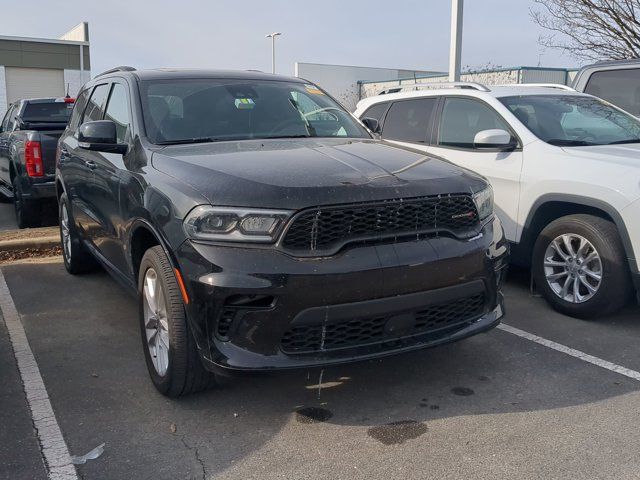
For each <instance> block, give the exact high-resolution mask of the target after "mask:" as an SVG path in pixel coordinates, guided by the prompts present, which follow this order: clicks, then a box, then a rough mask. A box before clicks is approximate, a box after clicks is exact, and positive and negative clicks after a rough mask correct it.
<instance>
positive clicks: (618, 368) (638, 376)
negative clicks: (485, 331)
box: [498, 323, 640, 381]
mask: <svg viewBox="0 0 640 480" xmlns="http://www.w3.org/2000/svg"><path fill="white" fill-rule="evenodd" d="M498 328H499V329H500V330H504V331H505V332H509V333H512V334H513V335H517V336H518V337H522V338H526V339H527V340H531V341H532V342H535V343H539V344H540V345H544V346H545V347H548V348H551V349H553V350H556V351H558V352H562V353H566V354H567V355H571V356H572V357H575V358H578V359H580V360H582V361H583V362H587V363H591V364H593V365H597V366H598V367H602V368H606V369H607V370H611V371H612V372H615V373H619V374H620V375H624V376H625V377H629V378H633V379H634V380H638V381H640V372H636V371H635V370H630V369H628V368H626V367H623V366H622V365H617V364H615V363H612V362H608V361H607V360H603V359H601V358H598V357H594V356H593V355H589V354H587V353H584V352H581V351H580V350H576V349H574V348H570V347H567V346H565V345H562V344H560V343H556V342H553V341H551V340H547V339H546V338H542V337H539V336H538V335H534V334H533V333H529V332H525V331H524V330H520V329H519V328H515V327H512V326H511V325H507V324H505V323H501V324H500V325H498Z"/></svg>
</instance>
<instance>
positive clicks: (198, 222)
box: [184, 205, 293, 243]
mask: <svg viewBox="0 0 640 480" xmlns="http://www.w3.org/2000/svg"><path fill="white" fill-rule="evenodd" d="M292 214H293V212H291V211H288V210H265V209H260V208H234V207H212V206H210V205H201V206H199V207H196V208H194V209H193V210H191V211H190V212H189V214H188V215H187V216H186V217H185V219H184V231H185V232H186V234H187V236H189V237H190V238H192V239H194V240H222V241H235V242H259V243H273V242H274V241H275V240H276V238H277V237H278V235H279V234H280V232H281V231H282V227H284V224H285V223H286V221H287V220H288V219H289V217H291V215H292Z"/></svg>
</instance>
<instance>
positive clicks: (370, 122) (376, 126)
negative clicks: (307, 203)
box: [361, 117, 380, 133]
mask: <svg viewBox="0 0 640 480" xmlns="http://www.w3.org/2000/svg"><path fill="white" fill-rule="evenodd" d="M361 121H362V123H364V126H365V127H367V128H368V129H369V130H371V131H372V132H373V133H380V122H378V120H376V119H375V118H370V117H364V118H363V119H362V120H361Z"/></svg>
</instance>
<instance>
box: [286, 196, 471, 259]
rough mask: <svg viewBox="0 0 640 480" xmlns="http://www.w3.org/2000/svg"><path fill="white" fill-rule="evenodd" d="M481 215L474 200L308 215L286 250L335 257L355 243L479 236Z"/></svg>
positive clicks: (289, 235)
mask: <svg viewBox="0 0 640 480" xmlns="http://www.w3.org/2000/svg"><path fill="white" fill-rule="evenodd" d="M478 224H479V222H478V212H477V210H476V207H475V204H474V202H473V199H472V198H471V196H470V195H440V196H432V197H421V198H410V199H397V200H388V201H384V202H376V203H362V204H357V205H340V206H331V207H321V208H317V209H313V210H307V211H305V212H302V213H300V214H298V215H297V216H296V217H294V219H293V221H292V223H291V225H290V227H289V229H288V230H287V231H286V233H285V236H284V239H283V242H282V246H283V248H284V249H286V250H289V251H292V252H293V253H297V254H302V255H304V254H314V253H323V252H329V253H331V252H335V251H337V250H339V249H340V248H341V247H342V246H344V245H345V244H347V243H350V242H356V241H365V240H382V239H385V238H390V237H397V236H403V235H415V234H421V233H444V232H448V233H451V234H453V235H456V236H463V237H464V236H468V235H470V234H475V233H477V227H478Z"/></svg>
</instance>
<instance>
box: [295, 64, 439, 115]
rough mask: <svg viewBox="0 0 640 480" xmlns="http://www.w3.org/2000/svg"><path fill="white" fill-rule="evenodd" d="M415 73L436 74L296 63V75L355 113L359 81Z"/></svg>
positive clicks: (420, 72) (419, 73) (421, 73)
mask: <svg viewBox="0 0 640 480" xmlns="http://www.w3.org/2000/svg"><path fill="white" fill-rule="evenodd" d="M414 73H415V74H416V75H418V76H421V75H426V74H430V73H434V72H428V71H416V72H413V71H411V70H400V69H393V68H371V67H355V66H349V65H327V64H321V63H304V62H296V63H295V73H294V75H295V76H296V77H300V78H306V79H307V80H309V81H311V82H313V83H316V84H318V85H319V86H320V87H322V88H324V89H325V90H326V91H327V92H329V93H330V94H331V95H332V96H333V97H335V98H336V100H338V101H339V102H340V103H342V104H343V105H344V106H345V108H347V109H349V110H351V111H353V110H355V108H356V103H358V100H360V92H359V89H360V84H359V81H361V80H378V79H380V80H386V79H389V78H396V79H397V78H401V77H405V76H413V74H414ZM438 73H439V72H438Z"/></svg>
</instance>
